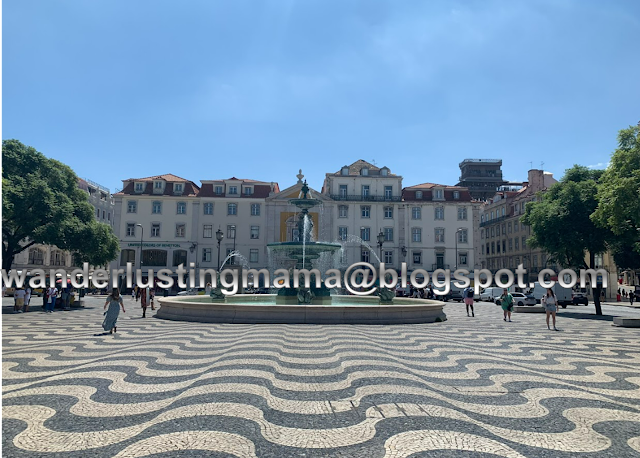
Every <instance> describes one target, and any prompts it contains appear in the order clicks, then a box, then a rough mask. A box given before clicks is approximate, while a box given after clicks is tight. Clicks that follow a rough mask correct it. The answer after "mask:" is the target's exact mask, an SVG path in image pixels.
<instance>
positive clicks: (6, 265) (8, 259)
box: [2, 243, 13, 272]
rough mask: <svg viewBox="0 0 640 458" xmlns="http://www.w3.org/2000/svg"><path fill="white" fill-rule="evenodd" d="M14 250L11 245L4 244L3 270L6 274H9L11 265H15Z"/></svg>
mask: <svg viewBox="0 0 640 458" xmlns="http://www.w3.org/2000/svg"><path fill="white" fill-rule="evenodd" d="M12 252H13V249H12V248H11V246H9V245H5V244H4V243H3V244H2V268H3V269H4V270H5V272H9V269H11V264H13V255H12V254H11V253H12Z"/></svg>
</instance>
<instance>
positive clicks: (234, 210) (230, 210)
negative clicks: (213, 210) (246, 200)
mask: <svg viewBox="0 0 640 458" xmlns="http://www.w3.org/2000/svg"><path fill="white" fill-rule="evenodd" d="M237 214H238V205H237V204H227V215H237Z"/></svg>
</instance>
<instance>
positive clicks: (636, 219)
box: [591, 126, 640, 270]
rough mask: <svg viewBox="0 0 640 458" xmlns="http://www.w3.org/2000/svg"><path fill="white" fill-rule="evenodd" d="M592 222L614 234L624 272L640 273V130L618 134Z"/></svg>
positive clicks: (616, 256)
mask: <svg viewBox="0 0 640 458" xmlns="http://www.w3.org/2000/svg"><path fill="white" fill-rule="evenodd" d="M591 219H592V220H593V221H594V222H595V223H596V224H597V225H599V226H600V227H603V228H608V229H609V230H610V231H611V232H612V233H613V235H614V239H613V241H612V242H611V244H610V248H611V251H612V253H613V257H614V260H615V262H616V264H617V265H618V267H620V268H621V269H625V270H626V269H629V270H640V127H638V126H635V127H634V126H630V127H629V128H628V129H623V130H621V131H620V132H619V133H618V148H617V149H616V150H615V151H614V152H613V154H612V156H611V161H610V162H609V166H608V167H607V169H606V170H605V172H604V173H603V175H602V178H601V180H600V183H599V185H598V207H597V208H596V211H595V212H594V213H593V215H591Z"/></svg>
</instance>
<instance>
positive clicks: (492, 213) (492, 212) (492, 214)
mask: <svg viewBox="0 0 640 458" xmlns="http://www.w3.org/2000/svg"><path fill="white" fill-rule="evenodd" d="M491 220H493V211H492V212H491Z"/></svg>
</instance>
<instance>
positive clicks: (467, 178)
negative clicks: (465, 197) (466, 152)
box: [457, 159, 505, 200]
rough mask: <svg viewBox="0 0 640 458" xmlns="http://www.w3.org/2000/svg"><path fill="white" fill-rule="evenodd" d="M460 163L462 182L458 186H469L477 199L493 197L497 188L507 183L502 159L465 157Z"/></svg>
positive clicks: (472, 194) (473, 196) (472, 195)
mask: <svg viewBox="0 0 640 458" xmlns="http://www.w3.org/2000/svg"><path fill="white" fill-rule="evenodd" d="M459 165H460V182H459V183H458V184H457V186H463V187H465V188H468V189H469V192H470V193H471V197H472V198H474V199H476V200H488V199H490V198H492V197H493V196H494V195H495V193H496V190H497V189H498V188H499V187H500V186H502V185H503V184H505V181H504V180H503V179H502V169H501V167H502V160H501V159H465V160H464V161H462V162H461V163H460V164H459Z"/></svg>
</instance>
